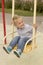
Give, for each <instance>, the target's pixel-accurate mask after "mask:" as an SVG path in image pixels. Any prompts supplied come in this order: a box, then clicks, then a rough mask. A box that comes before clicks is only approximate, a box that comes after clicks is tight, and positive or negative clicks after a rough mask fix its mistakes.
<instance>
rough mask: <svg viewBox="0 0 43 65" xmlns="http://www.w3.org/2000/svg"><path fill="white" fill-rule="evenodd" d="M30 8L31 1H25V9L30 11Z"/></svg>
mask: <svg viewBox="0 0 43 65" xmlns="http://www.w3.org/2000/svg"><path fill="white" fill-rule="evenodd" d="M30 8H31V2H29V1H26V2H25V3H24V10H28V11H30Z"/></svg>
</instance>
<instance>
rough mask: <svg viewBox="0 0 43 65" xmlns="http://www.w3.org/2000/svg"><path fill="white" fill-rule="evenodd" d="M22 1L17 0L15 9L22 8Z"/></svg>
mask: <svg viewBox="0 0 43 65" xmlns="http://www.w3.org/2000/svg"><path fill="white" fill-rule="evenodd" d="M21 7H22V2H21V0H15V9H21Z"/></svg>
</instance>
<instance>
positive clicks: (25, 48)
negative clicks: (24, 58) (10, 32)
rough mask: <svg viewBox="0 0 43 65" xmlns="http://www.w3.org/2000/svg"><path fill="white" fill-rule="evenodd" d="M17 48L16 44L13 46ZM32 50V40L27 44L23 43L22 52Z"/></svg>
mask: <svg viewBox="0 0 43 65" xmlns="http://www.w3.org/2000/svg"><path fill="white" fill-rule="evenodd" d="M16 49H17V45H16V46H15V47H14V49H13V50H16ZM31 50H32V42H30V43H29V44H27V45H25V47H24V50H23V53H28V52H29V51H31Z"/></svg>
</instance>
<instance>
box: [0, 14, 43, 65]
mask: <svg viewBox="0 0 43 65" xmlns="http://www.w3.org/2000/svg"><path fill="white" fill-rule="evenodd" d="M32 18H33V17H23V20H24V21H25V22H26V23H29V24H30V25H32V20H33V19H32ZM6 21H7V23H6V28H7V34H8V33H9V32H10V31H11V25H10V22H11V14H6ZM37 23H38V31H39V32H40V33H41V34H40V35H38V37H37V48H34V49H33V50H32V51H30V52H28V53H27V54H25V53H23V54H22V55H21V58H20V59H19V58H17V57H16V56H15V54H14V53H13V52H11V53H10V54H7V53H6V52H5V51H4V50H3V45H4V43H3V24H2V15H1V13H0V64H1V65H43V16H41V17H40V16H38V17H37ZM38 34H39V33H38ZM8 39H10V38H8Z"/></svg>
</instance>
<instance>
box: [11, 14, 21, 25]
mask: <svg viewBox="0 0 43 65" xmlns="http://www.w3.org/2000/svg"><path fill="white" fill-rule="evenodd" d="M19 18H21V17H20V16H18V15H15V16H14V17H13V18H12V19H13V24H14V25H16V22H17V20H18V19H19Z"/></svg>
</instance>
